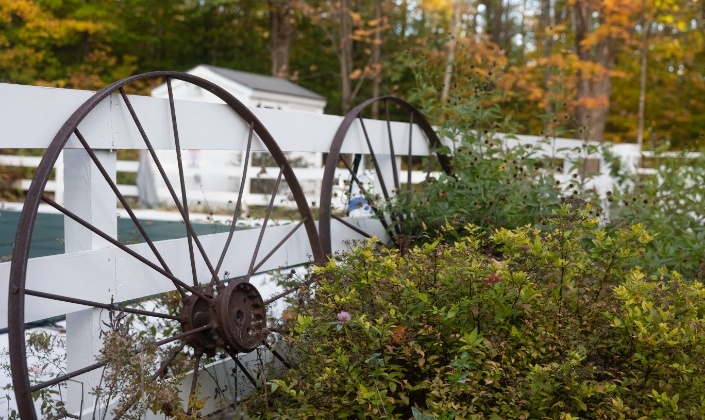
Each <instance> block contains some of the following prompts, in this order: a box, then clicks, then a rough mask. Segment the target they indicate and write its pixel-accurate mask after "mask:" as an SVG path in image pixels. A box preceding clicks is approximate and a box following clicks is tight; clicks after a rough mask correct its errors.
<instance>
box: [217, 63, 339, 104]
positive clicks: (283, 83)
mask: <svg viewBox="0 0 705 420" xmlns="http://www.w3.org/2000/svg"><path fill="white" fill-rule="evenodd" d="M203 67H205V68H207V69H208V70H210V71H212V72H213V73H216V74H218V75H219V76H222V77H225V78H227V79H230V80H232V81H234V82H236V83H239V84H241V85H244V86H247V87H248V88H250V89H252V90H259V91H264V92H273V93H281V94H285V95H292V96H300V97H303V98H311V99H318V100H324V101H325V99H326V98H325V97H323V96H321V95H319V94H317V93H316V92H313V91H311V90H308V89H306V88H304V87H301V86H299V85H297V84H295V83H292V82H290V81H288V80H286V79H282V78H279V77H272V76H263V75H261V74H255V73H247V72H244V71H239V70H231V69H226V68H223V67H217V66H210V65H206V64H204V65H203Z"/></svg>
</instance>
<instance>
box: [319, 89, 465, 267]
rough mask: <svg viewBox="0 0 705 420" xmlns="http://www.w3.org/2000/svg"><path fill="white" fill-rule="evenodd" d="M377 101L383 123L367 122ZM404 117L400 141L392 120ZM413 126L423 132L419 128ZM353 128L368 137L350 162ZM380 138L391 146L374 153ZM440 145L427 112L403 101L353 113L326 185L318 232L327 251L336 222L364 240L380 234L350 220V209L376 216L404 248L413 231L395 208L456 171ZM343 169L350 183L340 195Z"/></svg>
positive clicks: (381, 101)
mask: <svg viewBox="0 0 705 420" xmlns="http://www.w3.org/2000/svg"><path fill="white" fill-rule="evenodd" d="M375 103H377V104H378V105H381V106H380V107H379V108H380V109H381V112H382V115H383V119H382V120H381V121H379V122H378V121H369V120H368V122H367V123H366V122H365V120H363V116H364V115H366V114H368V113H369V112H370V110H371V108H372V104H375ZM399 115H401V117H397V118H396V120H397V121H405V125H406V127H407V128H406V130H405V131H406V132H405V133H404V134H403V135H402V136H400V137H398V138H396V139H395V138H394V133H395V132H397V134H398V133H399V132H398V131H396V128H397V127H398V126H399V124H400V123H399V122H393V119H395V118H393V116H399ZM356 122H358V125H356V124H355V123H356ZM372 124H375V127H368V125H372ZM414 125H416V126H418V128H419V129H420V130H418V131H417V130H414V129H413V128H414ZM393 126H394V128H393ZM353 128H355V129H357V131H358V134H361V136H362V137H363V138H364V141H365V144H366V146H367V152H366V153H362V154H355V155H354V156H352V159H350V158H349V157H348V156H347V155H346V154H345V150H344V144H345V143H346V141H351V140H352V138H353V137H354V138H359V137H360V136H349V135H348V134H349V133H350V131H351V130H352V129H353ZM402 131H403V130H402ZM375 136H381V137H382V138H383V139H384V140H386V143H384V144H386V145H387V147H384V148H380V150H374V147H373V142H372V141H371V140H372V138H373V137H375ZM416 139H420V140H423V141H424V142H425V143H426V144H427V145H428V150H429V153H428V155H426V156H425V157H423V158H422V159H420V160H419V158H418V156H417V155H418V153H416V152H415V151H414V148H413V145H414V143H415V142H416ZM377 144H380V143H377ZM417 144H419V143H417ZM395 145H396V146H395ZM400 145H401V146H402V147H401V148H399V146H400ZM441 146H442V143H441V141H440V139H439V138H438V136H437V135H436V133H435V131H434V130H433V128H432V127H431V125H430V124H429V123H428V121H427V120H426V118H425V117H424V116H423V114H422V113H421V112H419V111H418V110H417V109H416V108H414V107H413V106H412V105H411V104H409V103H408V102H405V101H403V100H401V99H399V98H396V97H393V96H383V97H380V98H374V99H370V100H368V101H365V102H363V103H361V104H360V105H358V106H356V107H355V108H353V109H352V110H351V111H350V112H348V114H347V115H346V116H345V118H344V119H343V122H342V123H341V124H340V126H339V127H338V130H337V132H336V133H335V136H334V138H333V143H332V144H331V147H330V152H329V154H328V157H327V158H326V164H325V172H324V175H323V183H322V186H321V199H320V209H319V233H320V237H321V243H322V245H323V248H324V250H325V252H326V253H327V254H328V255H330V254H331V253H332V240H333V238H332V231H331V224H332V223H338V224H341V225H343V226H345V228H347V229H348V230H349V232H350V234H354V233H357V234H358V235H360V236H361V237H364V238H369V237H371V236H372V234H373V231H375V230H376V229H375V228H374V224H372V225H370V224H369V223H358V222H360V221H361V220H358V222H356V221H355V219H354V218H353V219H350V218H346V217H345V216H347V215H348V214H349V213H350V212H351V211H355V210H361V209H364V210H363V211H362V212H360V211H357V213H362V214H363V215H364V214H365V213H366V214H368V215H374V219H376V220H377V221H378V224H381V225H382V227H383V228H384V230H385V231H386V235H387V236H388V239H389V240H390V242H391V243H392V244H397V245H403V242H405V239H404V237H405V235H407V233H408V232H404V223H403V221H404V217H406V216H405V214H404V213H403V212H402V211H400V210H398V209H399V208H400V207H399V206H396V207H395V205H398V204H402V203H406V204H410V205H411V204H413V198H414V195H415V194H416V193H418V191H419V190H420V189H423V188H424V187H425V185H427V183H428V182H429V181H430V179H431V178H432V177H434V176H437V174H439V173H441V172H444V173H446V174H452V173H453V171H452V168H451V163H450V157H449V156H448V155H446V154H444V153H437V151H438V149H439V148H441ZM417 150H418V149H417ZM381 156H384V159H386V160H387V165H386V166H385V163H383V162H381V160H382V159H381ZM415 156H416V157H415ZM365 162H366V163H365ZM389 163H391V165H389ZM366 167H370V169H368V170H367V172H368V173H369V175H370V176H367V175H366V174H365V170H366V169H365V168H366ZM341 169H342V172H343V173H344V174H346V175H347V177H348V179H347V180H346V181H345V190H344V191H335V190H336V183H337V176H338V173H339V171H340V170H341ZM413 173H417V174H418V173H423V177H422V179H418V178H416V177H414V176H413ZM341 195H342V201H343V203H345V204H344V206H343V208H342V209H341V208H337V209H336V208H335V207H336V206H335V205H333V204H334V201H338V202H340V200H339V199H340V198H341ZM335 199H338V200H335ZM333 221H335V222H333Z"/></svg>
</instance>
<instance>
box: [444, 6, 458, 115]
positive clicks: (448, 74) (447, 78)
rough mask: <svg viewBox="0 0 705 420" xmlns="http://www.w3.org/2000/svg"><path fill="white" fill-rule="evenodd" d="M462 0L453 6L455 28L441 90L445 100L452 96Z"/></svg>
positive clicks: (449, 42) (449, 44)
mask: <svg viewBox="0 0 705 420" xmlns="http://www.w3.org/2000/svg"><path fill="white" fill-rule="evenodd" d="M460 2H461V0H455V7H454V8H453V30H452V32H451V38H450V40H449V41H448V57H447V58H446V69H445V72H444V73H443V90H442V91H441V101H442V102H445V101H447V100H448V96H450V84H451V82H452V80H453V67H454V66H455V48H456V46H457V45H458V36H459V35H460V23H461V17H462V16H461V9H460V4H461V3H460Z"/></svg>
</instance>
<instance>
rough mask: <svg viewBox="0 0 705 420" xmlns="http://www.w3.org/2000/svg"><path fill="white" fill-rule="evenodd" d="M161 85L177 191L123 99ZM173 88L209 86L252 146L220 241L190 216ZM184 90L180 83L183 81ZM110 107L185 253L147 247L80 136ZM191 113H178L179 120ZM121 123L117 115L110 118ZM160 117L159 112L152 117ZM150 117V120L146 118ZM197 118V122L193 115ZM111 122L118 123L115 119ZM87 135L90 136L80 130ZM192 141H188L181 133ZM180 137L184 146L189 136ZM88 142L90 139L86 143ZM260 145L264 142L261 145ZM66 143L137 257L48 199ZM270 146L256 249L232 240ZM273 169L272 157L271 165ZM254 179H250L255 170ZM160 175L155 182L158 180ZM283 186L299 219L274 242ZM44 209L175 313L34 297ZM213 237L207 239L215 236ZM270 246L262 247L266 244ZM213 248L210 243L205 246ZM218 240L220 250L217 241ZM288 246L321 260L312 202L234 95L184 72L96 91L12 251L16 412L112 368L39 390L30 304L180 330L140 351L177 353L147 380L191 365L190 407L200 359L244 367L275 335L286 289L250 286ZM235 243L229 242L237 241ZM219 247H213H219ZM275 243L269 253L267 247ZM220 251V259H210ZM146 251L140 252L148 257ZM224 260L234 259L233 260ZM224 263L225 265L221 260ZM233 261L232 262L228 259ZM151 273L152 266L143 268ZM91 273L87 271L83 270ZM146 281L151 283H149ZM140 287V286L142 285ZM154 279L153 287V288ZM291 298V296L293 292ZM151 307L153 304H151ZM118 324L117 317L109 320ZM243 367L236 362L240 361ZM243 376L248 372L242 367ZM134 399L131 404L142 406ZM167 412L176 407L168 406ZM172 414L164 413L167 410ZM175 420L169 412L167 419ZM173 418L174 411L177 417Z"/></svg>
mask: <svg viewBox="0 0 705 420" xmlns="http://www.w3.org/2000/svg"><path fill="white" fill-rule="evenodd" d="M157 80H164V81H165V82H166V84H167V86H168V101H164V108H163V111H162V110H159V112H163V113H162V114H161V115H162V117H163V116H165V115H166V121H169V122H168V123H167V124H165V125H168V126H169V127H170V130H171V135H170V137H171V140H169V139H167V141H170V142H171V144H172V145H173V146H172V149H174V150H173V151H172V153H173V156H174V158H175V160H176V162H177V163H176V166H177V167H178V182H179V184H180V185H173V184H174V183H175V182H173V176H172V179H170V177H169V176H168V175H167V174H166V172H165V169H164V166H165V165H164V164H163V163H164V162H162V161H163V158H164V153H163V152H160V153H157V152H156V151H155V148H154V147H153V145H152V144H153V141H154V140H155V139H150V135H149V132H148V131H149V129H148V127H147V126H148V124H145V121H144V120H143V119H142V117H141V115H139V109H138V107H136V106H133V105H134V104H135V102H136V99H135V97H132V96H128V95H126V91H129V89H131V88H132V87H133V86H135V85H137V86H138V87H139V86H144V85H145V84H147V83H149V82H156V81H157ZM172 80H173V81H182V82H185V83H186V86H194V87H198V88H202V89H205V90H207V91H208V92H210V93H212V94H213V95H215V96H217V97H218V98H220V99H221V100H222V101H223V102H225V103H226V104H227V106H228V107H229V110H230V111H229V115H230V117H231V118H233V119H235V120H237V121H239V124H240V125H241V126H242V127H243V131H242V132H241V133H240V134H241V137H244V138H238V137H237V136H238V133H236V132H235V133H232V136H233V141H236V140H237V141H241V142H242V143H245V144H246V145H247V148H246V153H245V155H244V160H245V163H244V164H243V165H242V168H243V170H242V173H238V174H234V175H240V176H241V178H240V188H239V195H238V198H237V203H233V204H234V211H233V210H231V218H230V226H229V230H228V229H225V230H226V231H227V232H223V233H220V234H219V235H208V236H203V235H201V236H199V235H198V234H197V233H196V229H195V228H194V224H192V223H191V221H190V217H189V203H190V202H193V200H189V197H187V195H186V188H185V187H184V185H185V180H184V165H183V164H182V159H181V145H180V138H179V134H180V133H179V123H178V121H179V118H177V116H178V115H179V113H177V110H178V109H179V107H180V105H182V104H184V102H181V103H179V102H178V101H175V100H174V94H173V90H172ZM179 83H181V82H179ZM101 102H103V103H104V104H109V105H110V106H111V107H124V108H123V111H124V112H123V113H122V114H120V115H123V116H126V117H125V120H126V121H127V122H128V123H129V124H130V125H131V126H132V129H133V130H134V129H135V128H136V129H137V130H138V131H139V136H138V137H140V138H141V140H142V141H144V144H146V149H147V150H148V152H149V154H150V156H151V158H152V159H153V162H154V165H155V166H156V168H157V169H158V172H159V175H160V177H161V181H160V182H161V183H163V184H164V185H165V186H166V188H167V189H168V191H169V196H170V197H171V200H172V201H173V205H175V206H176V208H177V210H178V212H179V215H180V219H181V220H182V223H183V226H184V227H185V231H186V232H185V236H186V238H187V241H188V250H187V251H186V245H185V240H183V239H182V241H183V243H184V245H183V247H182V248H180V249H183V251H184V253H183V255H173V248H170V249H169V250H167V248H162V244H163V243H160V242H154V241H152V239H150V236H149V234H148V233H147V230H148V229H146V228H145V226H143V223H141V222H140V220H138V219H137V217H136V215H135V213H134V211H133V210H132V208H131V205H130V202H129V200H127V199H126V198H125V197H124V196H123V194H121V193H120V191H119V189H118V188H117V186H116V183H115V181H113V180H111V178H110V175H109V174H108V172H107V171H106V170H105V169H104V167H103V166H102V164H101V163H100V160H99V158H98V157H97V156H96V153H95V152H96V151H95V150H94V149H93V148H92V147H91V146H90V144H91V141H93V140H95V139H91V138H85V137H84V135H83V132H85V131H88V128H89V126H92V125H93V124H96V121H95V118H96V117H95V112H94V113H92V111H93V110H94V109H96V107H97V106H98V105H99V104H101ZM185 112H186V111H183V109H182V111H181V115H183V113H185ZM111 115H115V114H111ZM150 115H152V116H153V115H154V114H150ZM148 118H151V117H149V116H147V117H145V119H148ZM192 118H193V116H192ZM109 123H111V124H112V123H113V121H110V122H109ZM84 127H85V128H86V130H85V131H84V130H83V128H84ZM184 136H185V135H184ZM184 136H182V139H183V138H185V137H184ZM86 137H89V136H88V135H86ZM260 142H261V143H260ZM67 143H69V144H70V145H71V147H74V148H76V147H77V145H78V144H79V143H80V144H81V145H82V146H83V148H84V149H85V152H86V153H87V154H88V155H89V156H90V158H91V160H92V162H93V165H95V166H94V167H97V169H98V170H99V171H100V173H101V174H102V177H103V179H104V181H103V180H100V179H98V180H97V181H96V182H106V183H107V185H108V186H109V188H110V189H111V190H112V191H113V193H114V195H115V199H116V200H117V201H118V202H119V203H120V205H121V206H122V207H123V208H124V210H125V211H127V213H128V214H129V217H130V219H131V220H132V222H133V223H134V227H135V228H136V229H137V230H138V231H139V234H140V235H141V241H143V242H144V243H143V244H141V245H142V248H139V249H140V251H136V249H137V248H134V247H133V246H127V245H124V244H122V243H121V242H120V241H118V238H117V237H115V236H117V235H114V234H112V235H111V234H109V233H106V232H104V231H103V230H101V229H100V228H98V227H95V226H93V225H92V224H91V223H90V222H87V221H86V220H85V219H83V218H81V217H79V216H77V215H76V214H75V212H72V211H70V210H68V209H67V208H65V207H63V206H62V205H60V204H57V203H56V202H54V201H53V200H52V199H51V198H50V194H47V193H45V188H46V185H47V181H48V180H49V178H50V175H51V174H52V170H53V168H54V165H55V163H56V161H57V159H58V158H59V156H60V153H61V152H62V150H64V149H65V148H66V147H67ZM260 144H263V145H264V147H265V149H266V150H267V151H268V153H269V155H270V156H271V158H273V160H274V162H275V164H276V166H278V168H279V173H278V175H276V176H275V177H274V179H275V181H273V184H274V185H273V186H272V185H271V183H270V187H269V188H270V190H271V194H270V199H269V205H268V206H266V205H265V206H264V208H263V209H262V216H261V217H263V219H260V224H261V227H258V228H256V230H253V232H254V233H253V234H252V235H251V236H252V237H253V238H254V240H252V241H251V242H249V243H246V244H242V243H236V242H235V241H231V240H232V239H233V237H234V236H233V235H234V234H235V233H236V232H235V231H236V226H238V223H239V222H241V221H242V220H243V219H244V218H245V215H244V214H242V213H243V212H242V211H241V210H240V209H241V207H242V205H243V204H244V203H241V198H242V195H243V189H242V188H243V186H244V185H245V182H244V181H245V179H246V178H248V177H249V178H254V177H256V174H250V173H247V168H248V166H249V165H248V160H249V159H250V156H251V154H252V153H251V150H252V149H254V148H255V145H260ZM270 161H271V159H270ZM250 172H253V171H250ZM159 175H158V177H159ZM284 182H285V183H286V184H287V185H288V187H289V189H290V196H293V201H294V203H295V204H294V206H293V207H294V211H293V213H295V214H294V215H293V216H292V214H291V213H290V214H289V215H288V217H289V218H290V219H293V220H292V223H291V224H289V225H288V226H289V227H290V228H289V229H288V230H287V231H286V232H288V233H286V234H282V231H281V230H279V231H278V233H276V235H279V236H277V237H276V239H271V238H269V242H267V239H268V238H267V237H268V235H269V234H270V232H273V231H276V230H277V228H274V227H271V225H272V216H271V214H272V209H273V204H274V200H275V197H276V196H277V191H278V189H279V187H280V186H281V185H283V183H284ZM41 202H44V203H46V204H48V205H50V206H52V207H54V208H55V209H57V210H58V211H59V212H60V213H62V214H63V215H64V216H65V217H64V218H65V220H69V219H70V220H72V221H73V222H74V223H78V224H80V225H82V226H83V228H85V229H87V230H88V231H90V232H91V233H92V234H93V235H97V236H99V237H100V238H102V239H103V240H105V241H107V242H109V244H111V245H112V246H113V247H115V248H112V249H113V250H114V252H115V254H116V255H118V254H119V258H123V259H125V260H130V261H131V263H132V264H136V265H140V266H141V267H142V269H143V271H148V272H149V273H152V277H154V278H156V279H157V280H155V281H157V282H158V281H164V282H169V286H168V288H171V289H175V290H176V291H175V292H172V296H176V297H175V298H173V299H172V303H173V308H175V313H165V311H164V310H162V309H160V307H156V309H155V307H152V308H149V307H147V308H146V309H145V308H144V306H139V305H135V304H134V302H133V303H131V302H124V303H116V302H113V300H112V297H110V298H106V299H105V301H97V300H95V299H87V298H85V297H82V296H74V295H72V296H66V295H63V294H61V293H56V292H55V291H52V292H47V291H46V290H44V291H43V290H35V289H33V288H32V285H31V284H28V283H27V279H28V276H27V273H28V268H29V269H30V271H31V270H32V268H31V267H32V262H31V260H29V255H30V248H31V245H32V233H33V230H34V227H35V221H36V219H37V213H38V209H39V207H40V203H41ZM216 236H217V238H215V239H209V238H214V237H216ZM263 239H264V240H263ZM207 241H210V242H208V243H206V242H207ZM214 241H215V242H214ZM290 241H298V242H297V243H296V244H295V246H296V247H297V248H303V247H304V245H302V244H305V247H306V248H307V251H306V252H307V253H309V254H310V255H311V259H312V260H314V261H319V262H320V261H322V260H323V258H324V254H323V252H322V248H321V245H320V241H319V238H318V234H317V231H316V226H315V224H314V218H313V216H312V214H311V211H310V209H309V207H308V205H307V202H306V198H305V197H304V194H303V192H302V190H301V188H300V186H299V184H298V182H297V180H296V178H295V175H294V172H293V170H292V168H291V167H290V165H289V164H288V162H287V160H286V158H285V156H284V154H283V153H282V152H281V150H280V149H279V147H278V146H277V144H276V143H275V141H274V139H273V138H272V136H271V135H270V134H269V132H268V131H267V130H266V129H265V128H264V126H263V125H262V124H261V122H260V121H259V120H258V119H257V118H256V117H255V116H254V115H253V114H252V113H251V112H250V111H249V110H248V109H247V108H246V107H245V106H244V105H243V104H242V103H240V102H239V101H238V100H237V99H235V98H234V97H233V96H232V95H230V94H229V93H227V92H226V91H225V90H223V89H221V88H219V87H218V86H216V85H214V84H212V83H210V82H208V81H206V80H203V79H201V78H198V77H195V76H192V75H189V74H185V73H177V72H166V71H162V72H152V73H147V74H142V75H137V76H133V77H130V78H127V79H124V80H121V81H118V82H116V83H113V84H112V85H110V86H108V87H106V88H105V89H103V90H101V91H99V92H97V93H96V94H95V95H93V96H92V97H91V98H90V99H88V100H87V101H86V102H85V103H84V104H83V105H81V106H80V107H79V108H78V109H77V110H76V111H75V112H74V113H73V115H72V116H71V117H70V118H69V119H68V120H67V121H66V123H65V124H64V125H63V127H62V128H61V129H60V130H59V132H58V134H57V135H56V137H55V138H54V140H53V142H52V143H51V145H50V146H49V148H48V149H47V151H46V154H45V155H44V157H43V159H42V161H41V164H40V165H39V167H38V168H37V172H36V175H35V177H34V180H33V182H32V185H31V188H30V190H29V191H28V193H27V197H26V201H25V204H24V209H23V211H22V214H21V217H20V221H19V228H18V232H17V236H16V240H15V247H14V252H13V255H12V266H11V278H10V290H9V292H10V293H9V302H8V306H9V340H10V359H11V365H12V382H13V386H14V390H15V395H16V401H17V404H18V409H19V414H20V416H21V418H23V419H33V418H37V413H36V411H35V404H34V401H33V398H32V394H33V393H36V392H37V391H41V390H47V389H51V387H56V386H58V385H60V384H62V383H66V381H68V380H72V378H75V377H77V376H78V375H81V374H84V373H86V372H90V371H95V370H97V369H102V368H104V367H105V366H106V363H107V362H105V361H104V360H102V359H101V360H98V359H96V361H95V363H93V364H89V365H86V366H84V367H83V368H80V369H76V370H73V371H69V372H66V373H65V374H62V375H60V376H58V377H55V378H53V379H51V380H46V381H44V382H42V383H31V381H30V378H29V376H28V362H27V357H28V355H27V343H26V328H25V323H26V322H29V321H33V320H32V319H27V318H28V317H26V310H29V308H31V307H32V305H41V304H42V302H49V301H51V302H62V304H63V303H66V302H68V303H71V304H76V305H81V306H82V307H86V308H101V309H102V310H104V311H106V313H109V314H110V316H111V317H112V316H113V315H115V316H120V317H122V318H121V319H122V321H121V322H124V319H127V318H125V315H126V314H127V315H135V316H139V317H142V318H144V317H146V318H148V319H154V320H159V321H160V322H162V321H167V322H171V323H172V324H173V325H174V327H175V328H174V329H173V332H169V333H168V336H165V337H160V339H158V340H153V341H152V342H148V343H145V344H144V345H142V346H141V347H139V348H137V349H136V350H134V349H133V350H132V351H133V352H136V353H139V352H141V351H148V350H149V351H152V349H154V348H161V346H172V347H171V348H170V349H169V351H165V352H164V353H166V354H165V355H164V356H163V358H161V359H159V362H158V363H157V364H156V365H155V366H153V367H151V368H150V369H149V370H148V372H149V374H151V378H150V380H152V381H159V380H163V379H164V378H166V379H164V380H168V377H169V373H170V372H171V371H172V368H173V366H172V364H174V363H176V361H178V362H179V363H184V360H186V362H188V363H189V364H190V367H191V368H192V369H193V375H192V376H193V382H192V384H191V388H190V389H191V393H190V394H189V399H191V397H194V393H195V392H196V388H197V381H198V377H199V375H198V374H199V361H200V359H201V358H202V357H206V356H210V357H213V356H215V355H217V354H218V355H221V356H224V355H230V356H232V357H233V359H234V360H235V361H236V362H238V354H241V353H247V352H252V351H253V350H254V349H258V348H260V346H262V345H263V344H264V342H265V339H266V338H267V335H268V333H269V330H268V329H267V325H266V317H267V313H266V311H267V308H268V305H269V304H270V303H273V302H275V301H277V299H281V298H282V297H283V296H285V295H286V293H287V292H286V291H285V292H283V293H280V294H278V295H276V296H273V297H271V298H268V299H265V298H263V297H262V296H261V295H260V293H259V291H258V290H257V288H256V287H255V286H254V285H253V284H251V283H250V282H249V280H250V278H251V277H252V276H253V275H254V274H255V273H257V272H259V271H261V270H262V269H263V268H262V267H266V266H267V264H269V263H268V262H267V260H268V259H269V258H270V257H271V256H272V255H273V254H274V253H275V252H280V251H282V250H283V249H284V248H286V247H287V246H289V243H290ZM231 242H232V243H231ZM214 243H215V244H216V245H214ZM265 243H269V244H270V245H268V246H265V245H263V244H265ZM213 249H217V251H216V252H211V253H209V251H212V250H213ZM141 253H142V254H141ZM237 255H242V257H241V258H242V259H243V260H245V261H244V262H243V266H244V267H247V266H249V268H248V269H247V270H246V271H245V273H244V274H242V275H240V276H238V277H235V278H228V277H229V274H228V272H227V270H228V262H227V261H230V260H232V259H233V258H238V257H237ZM226 256H227V258H226ZM179 259H183V260H184V261H189V262H190V264H189V263H186V262H184V263H183V265H184V266H189V265H190V269H186V270H183V269H182V270H181V271H179V272H177V271H172V269H171V268H172V267H170V263H171V262H173V261H178V260H179ZM224 261H225V262H224ZM231 262H232V261H231ZM145 267H147V268H145ZM86 269H90V268H86ZM55 274H56V281H57V282H70V281H71V280H72V279H67V278H62V273H55ZM92 275H94V276H96V278H98V277H99V276H101V275H102V273H100V272H96V273H92ZM144 280H145V281H147V279H146V278H145V279H144ZM140 281H142V280H140ZM150 281H151V280H150ZM290 291H293V288H292V290H290ZM148 306H149V305H148ZM111 320H113V321H114V319H111ZM92 333H93V334H98V333H99V332H98V331H93V332H92ZM238 364H239V363H238ZM240 367H241V368H242V367H243V366H240ZM244 373H245V375H247V376H248V377H250V379H253V378H252V375H251V374H250V373H248V372H247V370H246V369H245V372H244ZM121 391H122V392H127V393H129V392H130V391H131V390H128V389H123V390H121ZM137 394H138V393H137V392H135V397H134V399H137V398H141V396H138V395H137ZM124 401H126V402H125V403H123V404H122V409H121V412H118V413H113V415H115V416H116V417H121V416H122V415H123V414H125V413H126V412H127V411H129V410H130V397H128V398H127V399H126V400H124ZM187 405H188V404H185V405H184V406H183V408H181V409H182V410H183V411H184V412H186V411H187V410H188V414H191V410H192V408H191V407H188V408H186V406H187ZM170 409H173V407H172V408H170ZM166 411H168V410H166V408H165V412H166ZM167 414H168V413H167ZM172 414H173V413H172Z"/></svg>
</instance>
